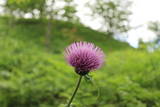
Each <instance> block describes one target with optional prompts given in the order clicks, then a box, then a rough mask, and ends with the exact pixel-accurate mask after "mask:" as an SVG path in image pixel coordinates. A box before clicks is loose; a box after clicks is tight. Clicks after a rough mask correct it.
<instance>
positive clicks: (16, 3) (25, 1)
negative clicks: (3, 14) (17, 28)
mask: <svg viewBox="0 0 160 107" xmlns="http://www.w3.org/2000/svg"><path fill="white" fill-rule="evenodd" d="M45 2H46V0H7V1H6V6H5V7H6V9H8V10H9V11H11V12H17V15H19V16H23V15H24V14H25V13H32V16H34V12H33V11H34V10H38V11H39V15H40V17H42V16H43V12H44V5H45Z"/></svg>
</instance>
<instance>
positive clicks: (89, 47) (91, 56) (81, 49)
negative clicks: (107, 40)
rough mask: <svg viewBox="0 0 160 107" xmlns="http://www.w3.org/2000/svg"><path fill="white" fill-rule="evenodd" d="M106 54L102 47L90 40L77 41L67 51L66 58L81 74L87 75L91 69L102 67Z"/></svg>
mask: <svg viewBox="0 0 160 107" xmlns="http://www.w3.org/2000/svg"><path fill="white" fill-rule="evenodd" d="M104 56H105V55H104V53H103V51H102V50H101V49H100V48H98V47H97V46H95V45H94V44H92V43H88V42H75V43H73V44H71V45H70V46H68V47H67V48H66V51H65V57H66V60H67V61H68V63H69V64H70V65H71V66H73V67H75V71H76V73H78V74H79V75H85V74H87V73H88V72H90V71H91V70H94V69H98V68H100V67H101V66H102V64H103V62H104Z"/></svg>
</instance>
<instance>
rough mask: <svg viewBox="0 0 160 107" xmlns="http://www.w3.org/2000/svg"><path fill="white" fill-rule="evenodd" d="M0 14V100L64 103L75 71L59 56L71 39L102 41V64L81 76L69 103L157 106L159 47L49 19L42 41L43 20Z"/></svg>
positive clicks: (6, 103)
mask: <svg viewBox="0 0 160 107" xmlns="http://www.w3.org/2000/svg"><path fill="white" fill-rule="evenodd" d="M9 20H11V19H7V18H2V17H1V18H0V106H1V107H65V104H66V103H67V101H68V100H69V98H70V95H71V94H72V91H73V89H74V86H75V83H76V81H77V78H78V75H76V73H74V70H73V68H72V67H70V66H68V64H67V63H66V61H65V60H64V56H63V51H64V49H65V47H66V46H68V45H69V44H70V43H72V42H74V41H89V42H93V43H95V44H96V45H98V46H99V47H101V48H102V49H103V50H104V52H105V54H106V56H107V57H106V59H105V60H106V64H105V65H104V66H103V68H102V69H100V70H98V71H95V72H92V73H91V74H90V75H92V77H93V83H94V84H91V83H90V82H89V81H87V80H85V79H84V80H83V81H82V84H81V86H80V89H79V91H78V94H77V95H76V99H74V102H73V107H159V106H160V84H159V83H160V78H159V77H160V61H159V60H160V56H159V53H160V52H154V53H148V52H146V51H144V50H139V49H138V50H136V49H133V48H131V47H130V46H129V45H128V44H127V43H123V42H120V41H117V40H114V39H113V38H112V37H111V36H109V35H105V34H104V33H100V32H97V31H94V30H91V29H90V28H87V27H84V26H83V25H80V24H72V23H70V22H63V21H56V20H54V21H53V22H52V23H53V24H52V32H51V35H52V36H51V37H50V39H49V40H50V42H49V46H48V48H47V50H46V47H45V34H46V25H47V22H46V20H43V21H42V20H33V19H28V20H26V19H19V20H16V21H15V22H14V23H12V25H10V24H9V22H10V21H9Z"/></svg>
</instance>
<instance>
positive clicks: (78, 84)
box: [67, 75, 82, 107]
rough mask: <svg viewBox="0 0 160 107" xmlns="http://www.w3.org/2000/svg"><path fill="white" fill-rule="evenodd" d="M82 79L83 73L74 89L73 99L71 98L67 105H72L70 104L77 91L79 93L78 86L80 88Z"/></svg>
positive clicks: (68, 106)
mask: <svg viewBox="0 0 160 107" xmlns="http://www.w3.org/2000/svg"><path fill="white" fill-rule="evenodd" d="M81 80H82V75H80V77H79V80H78V83H77V86H76V89H75V90H74V93H73V95H72V97H71V99H70V100H69V103H68V105H67V107H70V105H71V103H72V101H73V99H74V97H75V95H76V93H77V90H78V88H79V86H80V83H81Z"/></svg>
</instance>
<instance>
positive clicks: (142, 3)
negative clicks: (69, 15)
mask: <svg viewBox="0 0 160 107" xmlns="http://www.w3.org/2000/svg"><path fill="white" fill-rule="evenodd" d="M4 1H5V0H0V4H3V2H4ZM87 1H89V2H91V1H94V0H75V3H76V4H77V6H76V8H77V10H78V12H77V16H79V17H80V20H81V22H82V23H83V24H85V25H86V26H88V27H91V28H92V29H95V30H98V29H100V27H101V23H100V19H98V18H97V19H94V18H93V17H90V16H89V15H88V14H89V13H90V9H88V8H85V6H84V4H85V3H86V2H87ZM130 1H132V2H133V3H132V7H131V11H132V15H131V16H130V25H131V26H132V27H134V28H136V29H132V30H130V31H129V32H127V34H119V35H118V36H122V37H123V35H127V36H128V37H127V38H125V40H126V41H127V42H128V43H129V44H130V45H131V46H133V47H135V48H137V47H138V40H139V39H140V38H141V39H142V40H143V41H144V42H148V41H152V40H154V39H155V38H156V35H155V34H154V33H153V32H151V31H149V30H148V29H147V23H148V22H149V21H160V14H159V11H160V0H130ZM59 5H61V3H59ZM62 5H63V4H62ZM0 12H2V8H0ZM137 26H139V27H137Z"/></svg>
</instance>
